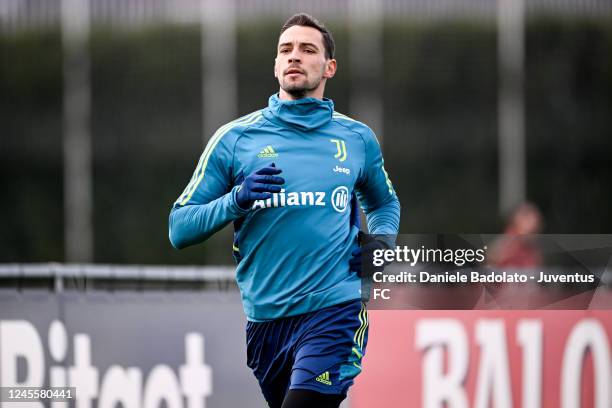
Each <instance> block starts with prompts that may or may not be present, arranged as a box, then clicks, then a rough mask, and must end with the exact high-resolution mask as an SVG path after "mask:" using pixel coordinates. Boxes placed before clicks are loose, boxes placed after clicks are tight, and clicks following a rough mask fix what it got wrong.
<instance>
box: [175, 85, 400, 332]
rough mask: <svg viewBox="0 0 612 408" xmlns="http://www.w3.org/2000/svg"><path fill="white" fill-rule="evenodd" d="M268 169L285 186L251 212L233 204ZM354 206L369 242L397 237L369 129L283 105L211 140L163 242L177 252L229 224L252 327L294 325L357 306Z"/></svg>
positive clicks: (300, 104) (302, 106) (393, 198)
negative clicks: (250, 179) (295, 319)
mask: <svg viewBox="0 0 612 408" xmlns="http://www.w3.org/2000/svg"><path fill="white" fill-rule="evenodd" d="M271 163H275V165H276V167H278V168H280V169H282V173H281V174H280V176H282V177H283V178H284V179H285V184H284V185H283V186H282V188H283V189H282V190H281V192H280V193H277V194H274V195H273V197H272V198H271V199H268V200H265V201H262V200H260V201H256V202H255V203H254V204H253V206H252V208H250V209H248V210H244V209H241V208H240V207H239V206H238V205H237V204H236V199H235V195H236V191H237V189H238V187H239V186H240V184H241V183H242V181H243V180H244V177H246V176H248V175H249V174H251V173H252V172H254V171H256V170H259V169H260V168H262V167H265V166H268V165H270V164H271ZM354 196H356V197H357V198H358V199H359V203H360V205H361V208H362V209H363V211H364V213H365V214H366V219H367V223H368V230H369V232H370V233H371V234H392V235H395V234H397V232H398V226H399V216H400V206H399V201H398V199H397V195H396V194H395V191H394V190H393V185H392V184H391V181H390V180H389V177H388V175H387V172H386V171H385V169H384V166H383V158H382V154H381V150H380V146H379V145H378V141H377V140H376V136H375V135H374V133H373V132H372V130H371V129H370V128H368V127H367V126H365V125H364V124H363V123H361V122H358V121H356V120H354V119H351V118H349V117H347V116H344V115H342V114H340V113H337V112H334V104H333V102H332V101H331V100H329V99H323V100H320V99H315V98H304V99H300V100H296V101H284V100H281V99H279V97H278V94H276V95H272V96H271V97H270V99H269V104H268V107H266V108H264V109H262V110H259V111H256V112H253V113H251V114H249V115H246V116H243V117H242V118H239V119H237V120H235V121H233V122H230V123H228V124H226V125H224V126H222V127H221V128H219V130H218V131H217V132H216V133H215V134H214V135H213V136H212V137H211V138H210V140H209V142H208V144H207V146H206V148H205V149H204V153H203V154H202V155H201V157H200V160H199V162H198V164H197V167H196V169H195V172H194V173H193V176H192V178H191V181H190V182H189V184H188V185H187V187H186V188H185V190H184V191H183V193H182V194H181V195H180V196H179V198H178V199H177V200H176V202H175V203H174V205H173V206H172V210H171V212H170V220H169V235H170V241H171V243H172V245H173V246H174V247H176V248H183V247H186V246H189V245H194V244H197V243H200V242H202V241H204V240H206V239H207V238H208V237H210V236H211V235H212V234H214V233H215V232H216V231H218V230H220V229H221V228H223V227H224V226H225V225H227V224H228V223H230V222H234V228H235V234H234V248H233V249H234V256H235V259H236V260H237V261H238V267H237V271H236V280H237V283H238V286H239V288H240V292H241V296H242V302H243V305H244V311H245V313H246V315H247V318H248V319H249V320H251V321H265V320H272V319H277V318H281V317H288V316H294V315H298V314H302V313H306V312H310V311H314V310H318V309H321V308H324V307H327V306H332V305H335V304H338V303H342V302H345V301H348V300H353V299H359V298H360V297H361V282H360V279H359V277H358V276H356V275H355V273H353V272H350V271H349V263H348V261H349V259H350V257H351V252H352V251H353V250H354V249H355V248H356V247H357V239H356V236H357V232H358V230H359V228H358V226H356V225H355V223H354V222H351V220H352V219H354V217H355V214H354V211H351V207H352V206H351V204H352V197H354Z"/></svg>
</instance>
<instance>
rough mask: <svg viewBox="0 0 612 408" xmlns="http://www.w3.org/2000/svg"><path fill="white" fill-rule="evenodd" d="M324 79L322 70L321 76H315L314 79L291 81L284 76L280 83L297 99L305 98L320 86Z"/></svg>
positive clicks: (284, 89)
mask: <svg viewBox="0 0 612 408" xmlns="http://www.w3.org/2000/svg"><path fill="white" fill-rule="evenodd" d="M322 80H323V72H321V76H319V77H318V78H315V79H314V80H313V81H308V79H307V78H306V80H305V81H304V82H302V83H290V82H289V81H288V80H286V79H285V78H284V77H283V80H282V81H281V83H280V86H281V88H282V89H283V91H285V92H287V93H288V94H289V95H291V96H292V97H294V98H295V99H301V98H305V97H306V96H307V95H308V94H309V93H310V92H312V91H314V90H315V89H317V88H318V87H319V85H320V84H321V81H322Z"/></svg>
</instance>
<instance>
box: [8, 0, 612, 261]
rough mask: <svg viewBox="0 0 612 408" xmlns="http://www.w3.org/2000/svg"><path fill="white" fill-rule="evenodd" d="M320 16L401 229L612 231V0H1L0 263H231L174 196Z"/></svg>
mask: <svg viewBox="0 0 612 408" xmlns="http://www.w3.org/2000/svg"><path fill="white" fill-rule="evenodd" d="M298 11H306V12H309V13H311V14H313V15H314V16H316V17H318V18H319V19H321V20H322V21H323V22H324V23H325V24H326V25H327V26H328V27H329V28H330V29H331V30H332V32H333V34H334V37H335V40H336V43H337V59H338V61H339V71H338V75H337V76H336V78H334V79H333V80H332V81H330V82H329V84H328V87H327V90H326V91H327V92H326V95H327V96H328V97H330V98H332V99H333V100H334V102H335V105H336V110H338V111H339V112H342V113H345V114H348V115H352V116H355V117H356V118H358V119H360V120H363V121H364V122H366V123H368V124H370V126H371V127H372V128H373V129H374V130H375V131H376V132H377V134H378V136H379V138H380V139H381V140H382V144H383V151H384V156H385V165H386V168H387V170H388V172H389V174H390V177H391V179H392V181H393V183H394V186H395V188H396V190H397V193H398V195H399V197H400V200H401V203H402V219H401V232H402V233H427V232H460V233H497V232H499V231H501V229H502V227H503V223H502V219H503V216H504V215H505V213H506V212H507V211H508V210H509V209H510V208H512V207H513V206H514V205H515V204H518V203H519V202H521V201H523V200H525V199H528V200H530V201H532V202H533V203H535V205H536V206H538V207H539V208H540V210H541V212H542V215H543V219H544V222H545V224H544V225H545V227H544V231H545V232H549V233H606V232H609V231H611V230H612V212H611V211H609V209H610V207H611V206H612V189H611V188H610V180H611V179H612V164H611V162H610V160H609V153H610V151H612V139H611V138H610V135H611V134H612V114H611V113H612V18H611V17H612V13H611V11H612V2H610V1H607V0H575V1H570V0H556V1H549V0H532V1H525V2H523V1H513V0H499V1H498V2H496V1H490V0H452V1H451V0H427V1H425V0H422V1H421V0H410V1H399V0H359V1H332V2H324V1H303V2H284V1H280V0H262V1H246V0H236V1H215V0H204V1H200V0H180V1H179V0H176V1H159V0H122V1H115V0H90V1H88V2H84V1H77V0H73V1H71V0H64V1H63V2H62V1H60V0H0V61H1V63H0V114H1V118H2V125H1V131H0V152H1V154H2V160H1V161H0V166H1V167H0V180H1V185H2V195H3V197H4V199H3V200H2V202H1V203H0V206H1V207H0V211H1V212H2V214H3V215H4V216H3V219H4V222H3V225H2V234H1V235H0V262H41V261H42V262H46V261H57V262H98V263H100V262H101V263H130V264H132V263H138V264H160V263H161V264H231V263H232V260H231V244H230V237H231V232H229V231H226V232H225V233H223V234H220V235H218V236H217V237H215V238H214V239H213V240H211V241H209V242H207V243H206V244H205V245H200V246H197V247H194V248H190V249H186V250H184V251H180V252H179V251H175V250H174V249H172V248H171V246H170V244H169V241H168V238H167V217H168V213H169V209H170V207H171V205H172V203H173V201H174V200H175V199H176V197H177V196H178V195H179V194H180V193H181V191H182V190H183V188H184V187H185V185H186V184H187V182H188V181H189V179H190V177H191V173H192V171H193V169H194V168H195V165H196V163H197V160H198V158H199V156H200V154H201V152H202V149H203V146H204V145H205V143H206V141H207V139H208V138H209V137H210V136H211V135H212V133H213V132H214V130H215V129H216V128H218V127H219V126H221V125H222V124H224V123H226V122H227V121H229V120H232V119H233V118H235V117H237V116H238V115H244V114H246V113H249V112H251V111H254V110H256V109H260V108H262V107H264V106H265V105H266V104H267V98H268V97H269V95H271V94H272V93H274V92H276V91H277V89H278V84H277V83H276V80H275V78H274V77H273V73H272V68H273V61H274V57H275V47H276V42H277V38H278V32H279V29H280V26H281V24H282V22H284V21H285V19H286V18H288V17H289V16H290V15H292V14H293V13H295V12H298Z"/></svg>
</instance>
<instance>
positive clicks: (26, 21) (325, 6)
mask: <svg viewBox="0 0 612 408" xmlns="http://www.w3.org/2000/svg"><path fill="white" fill-rule="evenodd" d="M349 1H350V0H339V1H331V2H328V1H323V0H317V1H298V2H286V1H282V0H261V1H249V0H234V1H233V2H232V3H234V4H235V6H236V11H237V15H236V16H237V18H239V19H240V20H243V21H252V20H254V19H262V18H270V17H274V18H283V17H287V16H288V15H290V14H292V13H294V12H295V10H296V9H299V10H304V11H307V12H309V13H312V14H314V15H319V16H325V20H335V19H339V18H340V19H343V18H345V17H346V16H347V12H348V11H347V10H348V8H349V7H348V6H349V5H348V3H349ZM205 2H209V3H214V0H170V1H167V0H123V1H117V0H91V18H92V21H93V22H94V23H103V24H106V23H108V24H113V25H123V26H126V27H133V28H138V27H140V26H142V25H143V24H159V23H180V24H182V23H198V22H199V21H200V14H201V7H202V3H205ZM60 4H61V0H0V27H2V29H3V30H4V31H18V30H23V29H35V28H45V27H47V28H48V27H51V26H53V25H57V24H59V23H60V20H61V18H60V14H61V13H60ZM358 4H359V5H358V7H362V8H364V9H366V10H367V9H371V8H382V10H383V13H384V15H385V16H386V17H388V18H400V19H405V18H411V19H432V18H433V19H440V18H457V17H460V18H469V19H479V18H484V19H495V15H496V7H497V2H496V1H491V0H459V1H458V0H434V1H432V0H365V1H359V2H358ZM526 7H527V12H528V13H529V14H537V13H546V14H550V13H554V14H559V15H564V16H566V17H572V18H576V17H590V18H596V19H601V18H605V16H606V15H609V14H610V13H611V12H612V4H610V2H609V1H607V0H578V1H577V0H531V1H528V2H526Z"/></svg>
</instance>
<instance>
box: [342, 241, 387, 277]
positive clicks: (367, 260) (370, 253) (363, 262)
mask: <svg viewBox="0 0 612 408" xmlns="http://www.w3.org/2000/svg"><path fill="white" fill-rule="evenodd" d="M364 236H365V234H362V233H361V232H360V233H359V238H358V240H359V241H360V246H359V247H357V248H355V249H354V250H353V252H351V256H352V258H351V259H349V270H351V271H353V272H355V273H357V275H359V277H361V278H363V277H364V276H363V275H364V272H369V273H372V272H373V271H374V269H376V270H377V271H380V270H382V269H381V267H375V266H373V259H374V251H375V250H377V249H389V246H388V245H387V244H386V243H384V242H382V241H379V240H376V239H370V240H369V241H368V242H362V241H363V237H364ZM364 266H365V267H366V270H365V271H364ZM382 267H383V268H384V265H383V266H382Z"/></svg>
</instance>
